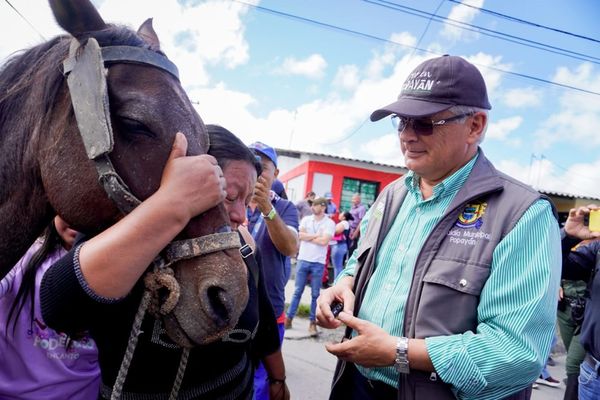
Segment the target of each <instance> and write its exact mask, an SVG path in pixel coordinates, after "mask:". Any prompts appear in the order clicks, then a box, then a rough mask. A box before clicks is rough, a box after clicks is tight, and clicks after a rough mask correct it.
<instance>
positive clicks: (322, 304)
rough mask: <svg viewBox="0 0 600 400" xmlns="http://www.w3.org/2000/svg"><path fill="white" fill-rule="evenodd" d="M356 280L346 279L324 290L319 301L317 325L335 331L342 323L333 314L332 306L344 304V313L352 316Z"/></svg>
mask: <svg viewBox="0 0 600 400" xmlns="http://www.w3.org/2000/svg"><path fill="white" fill-rule="evenodd" d="M353 281H354V279H353V278H351V277H346V278H343V279H341V280H340V282H338V283H337V284H336V285H334V286H332V287H330V288H329V289H326V290H322V291H321V295H320V296H319V298H318V299H317V324H318V325H319V326H322V327H323V328H327V329H335V328H337V327H339V326H340V325H341V324H342V323H341V322H340V321H338V320H337V319H336V318H335V317H334V316H333V313H332V312H331V304H333V303H334V302H336V301H337V302H340V303H343V304H344V311H345V312H347V313H348V314H349V315H352V312H353V309H354V293H353V292H352V283H353Z"/></svg>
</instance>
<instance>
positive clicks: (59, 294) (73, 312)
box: [41, 125, 289, 400]
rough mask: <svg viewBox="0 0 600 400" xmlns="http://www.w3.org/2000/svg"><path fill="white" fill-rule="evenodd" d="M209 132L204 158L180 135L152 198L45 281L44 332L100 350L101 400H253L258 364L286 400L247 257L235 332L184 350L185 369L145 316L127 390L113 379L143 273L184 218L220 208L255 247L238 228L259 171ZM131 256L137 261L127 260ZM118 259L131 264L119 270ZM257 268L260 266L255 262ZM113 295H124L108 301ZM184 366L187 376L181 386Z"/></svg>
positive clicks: (216, 129) (250, 158)
mask: <svg viewBox="0 0 600 400" xmlns="http://www.w3.org/2000/svg"><path fill="white" fill-rule="evenodd" d="M207 130H208V133H209V136H210V143H211V146H210V148H209V155H207V156H193V157H186V156H185V154H186V142H185V137H184V136H183V135H181V134H178V135H177V137H176V139H175V143H174V146H173V150H172V153H171V157H170V158H169V160H168V161H167V164H166V166H165V171H164V172H163V178H162V181H161V186H160V188H159V189H158V191H157V192H156V193H155V194H154V195H152V196H150V197H149V198H148V199H146V200H145V201H143V202H142V203H141V204H140V205H139V206H138V207H137V208H136V209H135V210H134V211H133V212H132V213H130V214H128V215H127V217H125V218H123V219H122V220H120V221H119V222H118V223H117V224H115V225H113V226H111V227H110V228H108V229H107V230H105V231H104V232H102V233H101V234H99V235H97V236H94V237H90V238H85V240H79V243H76V244H75V245H74V247H73V249H72V250H71V251H70V252H69V253H67V255H66V256H65V257H63V258H61V259H60V260H59V261H58V262H57V263H56V264H54V266H53V267H52V268H50V269H49V270H48V272H47V273H46V274H45V275H44V278H43V281H42V288H41V302H42V313H43V317H44V319H45V321H46V322H47V323H48V325H49V326H51V327H55V328H56V329H62V330H64V331H65V332H67V333H74V332H73V331H75V332H77V331H78V330H80V329H89V331H90V335H91V336H92V338H93V339H94V340H95V341H96V343H97V345H98V354H99V362H100V370H101V374H102V383H101V388H100V396H99V398H103V399H109V398H112V397H113V395H114V396H116V397H119V394H118V392H119V391H120V389H122V396H123V398H128V399H147V398H170V397H176V398H178V399H216V398H232V399H233V398H235V399H245V400H249V399H251V398H252V396H253V379H252V377H253V375H254V367H255V365H256V364H257V363H258V361H259V360H260V361H262V362H263V363H264V365H265V368H266V370H267V373H268V377H269V391H270V396H271V399H280V400H285V399H288V398H289V391H288V389H287V386H286V383H285V367H284V365H283V358H282V356H281V351H280V343H279V335H278V331H277V325H276V321H275V317H274V312H273V307H272V305H271V302H270V301H269V298H268V294H267V292H266V288H265V279H264V277H262V270H261V269H260V267H258V269H254V272H253V269H252V268H251V267H252V265H251V263H250V261H249V260H250V259H252V255H251V254H247V253H246V254H245V262H246V263H247V265H248V270H249V272H248V280H247V284H248V292H249V296H248V302H247V304H246V307H245V309H244V310H243V312H242V315H241V316H240V318H239V320H238V322H237V325H236V326H235V328H234V329H233V330H231V331H229V332H227V333H226V334H225V335H224V336H223V337H222V338H220V339H218V340H216V341H214V342H212V343H210V344H207V345H201V346H196V347H193V348H191V350H190V351H189V356H188V357H187V358H185V363H182V362H181V360H183V359H184V358H183V357H182V351H183V349H182V348H181V347H179V346H178V345H177V344H176V343H174V342H173V341H172V340H170V338H169V337H168V336H167V335H166V334H165V328H164V325H163V324H162V322H161V321H160V320H158V319H156V318H155V317H154V316H152V315H150V314H146V315H145V317H144V318H143V321H142V324H141V329H140V333H139V335H138V341H137V346H136V348H135V352H134V353H133V358H132V359H131V364H130V366H129V368H128V371H127V375H126V378H125V380H124V384H122V385H121V383H119V380H117V377H118V376H121V374H120V373H119V370H120V368H121V366H122V364H121V360H123V355H124V354H125V352H126V348H127V345H128V341H129V334H130V331H131V327H132V324H133V321H134V319H135V318H136V310H137V309H138V305H139V303H140V299H141V298H142V295H143V291H144V284H143V281H144V280H143V274H144V271H145V270H146V267H147V264H149V263H150V262H151V261H152V259H153V258H154V257H155V256H156V255H157V254H158V252H159V251H160V250H161V249H162V248H163V247H164V246H165V245H166V244H168V243H169V241H170V240H172V239H173V238H174V236H175V235H176V234H177V233H178V232H179V230H181V229H182V228H183V227H184V226H185V225H186V224H187V221H188V219H189V218H190V217H191V216H194V215H196V214H198V213H200V212H203V211H206V210H207V209H209V208H211V207H213V206H214V205H216V203H217V202H219V201H222V200H223V199H224V200H225V202H224V205H225V209H226V211H227V213H228V215H229V219H230V223H231V227H232V229H237V230H238V231H239V232H240V235H241V237H242V239H243V241H242V243H243V242H244V241H245V242H246V243H249V244H251V245H253V244H252V238H251V235H250V234H249V233H248V232H247V231H244V229H245V228H244V227H243V226H241V225H242V223H243V222H244V221H245V218H246V207H247V205H248V202H249V201H250V198H251V197H252V192H253V190H254V185H255V183H256V179H257V174H259V173H260V171H261V167H260V164H259V163H258V162H257V160H256V158H255V156H254V154H253V153H252V152H251V151H250V149H248V147H246V146H245V145H244V144H243V143H242V142H241V141H240V140H239V139H238V138H237V137H235V136H234V135H233V134H232V133H231V132H229V131H228V130H226V129H224V128H222V127H220V126H216V125H207ZM191 158H196V161H198V159H199V158H200V159H204V161H206V163H204V167H203V168H198V167H199V165H198V164H197V163H196V164H191V165H190V164H189V163H187V165H186V161H188V160H189V159H191ZM192 161H193V160H192ZM217 162H218V166H217ZM221 195H222V197H221ZM211 199H212V200H211ZM186 217H187V218H186ZM84 250H87V251H88V253H87V258H85V257H83V256H84ZM89 252H92V254H91V255H90V253H89ZM132 254H133V255H137V256H136V257H133V258H132ZM90 257H92V258H90ZM123 258H124V259H126V260H128V261H129V263H125V264H123V263H122V262H123ZM256 263H257V264H258V265H260V262H259V261H256ZM91 267H95V268H96V269H95V270H94V269H93V268H91ZM115 267H117V269H116V270H114V268H115ZM119 267H120V268H119ZM110 268H113V269H112V270H111V271H113V273H112V275H111V276H109V278H107V280H106V281H105V282H104V283H103V282H102V281H101V280H99V279H98V277H97V276H95V274H94V272H95V273H96V275H97V274H98V273H99V272H100V271H103V270H104V271H106V270H109V269H110ZM131 276H133V278H131ZM126 280H130V284H129V286H127V287H122V286H121V285H122V284H123V281H126ZM92 282H93V283H92ZM116 288H120V291H121V292H122V293H119V294H116V295H115V294H113V295H106V294H105V293H107V292H106V291H107V290H113V291H114V290H116ZM182 364H184V365H185V369H184V373H183V376H181V377H179V376H178V375H179V373H180V371H181V369H180V366H181V365H182ZM176 377H177V378H176ZM180 378H181V380H180ZM177 382H178V383H177ZM176 383H177V386H178V387H177V388H176V389H175V387H176ZM117 385H119V386H120V387H118V386H117ZM174 392H178V393H175V394H174Z"/></svg>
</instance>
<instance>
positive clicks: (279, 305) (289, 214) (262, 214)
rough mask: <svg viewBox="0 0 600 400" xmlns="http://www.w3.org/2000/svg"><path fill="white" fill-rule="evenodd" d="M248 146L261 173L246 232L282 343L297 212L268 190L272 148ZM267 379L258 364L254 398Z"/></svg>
mask: <svg viewBox="0 0 600 400" xmlns="http://www.w3.org/2000/svg"><path fill="white" fill-rule="evenodd" d="M248 147H250V148H251V149H252V150H254V152H255V153H256V155H257V156H258V157H260V161H261V164H262V174H261V175H260V176H259V177H258V179H257V180H256V185H255V187H254V194H253V196H252V200H251V201H250V204H249V206H248V215H247V217H248V231H250V233H252V237H254V240H255V242H256V246H257V248H258V249H259V252H260V255H261V260H262V263H261V265H262V267H263V276H264V279H265V286H266V288H267V293H268V295H269V298H270V300H271V303H272V304H273V309H274V310H275V317H276V318H277V323H278V326H279V338H280V340H281V341H283V334H284V331H285V330H284V326H283V324H284V321H285V314H284V312H283V309H284V305H285V284H286V283H287V280H288V278H289V257H291V256H294V255H296V251H297V250H298V212H297V211H296V206H295V205H294V204H293V203H292V202H291V201H288V200H286V199H283V198H281V197H280V196H279V195H277V194H276V193H275V192H274V191H273V190H271V188H272V186H273V183H274V182H275V180H276V178H277V175H278V174H279V170H278V169H277V153H276V152H275V149H273V148H272V147H270V146H268V145H266V144H264V143H261V142H255V143H252V144H251V145H250V146H248ZM281 189H283V185H281ZM225 201H227V199H226V200H225ZM268 378H269V377H268V376H267V373H266V371H265V369H264V367H263V365H262V363H261V364H259V366H258V367H257V369H256V374H255V378H254V393H255V399H257V400H262V399H265V400H267V399H268V398H269V387H268V384H269V383H270V382H271V380H269V379H268Z"/></svg>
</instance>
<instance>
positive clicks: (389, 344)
mask: <svg viewBox="0 0 600 400" xmlns="http://www.w3.org/2000/svg"><path fill="white" fill-rule="evenodd" d="M338 318H339V320H340V321H341V322H343V323H344V324H346V325H347V326H349V327H350V328H352V329H353V330H355V331H356V332H357V333H358V336H355V337H354V338H352V339H350V340H346V341H344V342H342V343H336V344H328V345H325V348H326V349H327V351H328V352H330V353H331V354H333V355H334V356H337V357H338V358H339V359H341V360H344V361H349V362H351V363H354V364H358V365H361V366H363V367H365V368H373V367H387V366H390V365H393V364H394V360H395V358H396V340H397V339H396V338H395V337H394V336H391V335H390V334H388V333H387V332H386V331H384V330H383V329H381V328H380V327H378V326H377V325H375V324H373V323H371V322H369V321H365V320H362V319H358V318H356V317H353V316H352V315H350V314H348V313H346V312H341V313H340V315H339V316H338Z"/></svg>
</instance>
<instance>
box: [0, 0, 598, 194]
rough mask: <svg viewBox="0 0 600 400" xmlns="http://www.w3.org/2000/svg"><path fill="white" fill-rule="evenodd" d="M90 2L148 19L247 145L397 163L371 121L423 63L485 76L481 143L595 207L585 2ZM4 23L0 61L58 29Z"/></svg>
mask: <svg viewBox="0 0 600 400" xmlns="http://www.w3.org/2000/svg"><path fill="white" fill-rule="evenodd" d="M9 3H10V4H12V6H14V8H15V9H16V10H18V11H19V12H20V14H22V16H23V17H24V18H22V17H21V16H19V14H17V12H15V10H14V9H13V8H11V7H10V6H9ZM93 3H94V4H95V5H96V7H97V8H98V9H99V11H100V14H101V15H102V16H103V18H104V20H105V21H107V22H113V23H119V24H125V25H128V26H130V27H131V28H133V29H137V28H138V26H139V25H140V24H141V23H142V22H143V21H144V20H145V19H147V18H149V17H152V18H154V19H153V22H154V28H155V30H156V32H157V34H158V36H159V38H160V40H161V48H162V49H163V51H164V52H165V53H166V54H167V55H168V56H169V58H170V59H171V60H172V61H173V62H175V64H177V65H178V67H179V70H180V76H181V81H182V84H183V86H184V88H185V89H186V91H187V93H188V95H189V97H190V99H191V100H192V102H193V103H194V105H195V107H196V109H197V111H198V113H199V114H200V116H201V117H202V119H203V120H204V122H205V123H213V124H220V125H223V126H224V127H226V128H228V129H229V130H231V131H232V132H234V133H235V134H236V135H238V136H239V137H240V138H241V139H242V140H243V141H244V142H245V143H251V142H253V141H256V140H260V141H262V142H264V143H267V144H269V145H271V146H273V147H278V148H284V149H291V150H302V151H309V152H317V153H324V154H332V155H337V156H342V157H349V158H355V159H361V160H369V161H375V162H379V163H385V164H393V165H399V166H403V165H404V159H403V156H402V153H401V151H400V145H399V140H398V135H397V133H396V132H395V131H394V128H393V126H392V124H391V122H390V119H389V118H385V119H383V120H381V121H378V122H370V121H369V120H368V118H369V115H370V114H371V112H372V111H374V110H375V109H377V108H380V107H382V106H384V105H387V104H389V103H391V102H393V101H394V100H395V99H396V97H397V96H398V94H399V92H400V88H401V85H402V82H403V81H404V79H405V78H406V77H407V75H408V73H409V72H410V71H411V70H413V69H414V68H415V67H416V66H417V65H418V64H420V63H421V62H422V61H424V60H426V59H429V58H432V57H436V56H440V55H443V54H452V55H458V56H461V57H464V58H466V59H467V60H469V61H470V62H472V63H474V64H475V65H476V66H477V67H478V68H479V69H480V71H481V72H482V74H483V76H484V79H485V80H486V84H487V88H488V96H489V98H490V102H491V104H492V110H491V111H490V124H489V128H488V130H487V134H486V138H485V140H484V141H483V143H482V144H481V147H482V149H483V151H484V152H485V154H486V156H487V157H488V158H490V159H491V160H492V162H493V163H494V164H495V165H496V167H497V168H498V169H500V170H501V171H503V172H506V173H508V174H509V175H511V176H513V177H515V178H517V179H519V180H521V181H523V182H525V183H528V184H530V185H532V186H533V187H535V188H537V189H542V190H546V191H554V192H561V193H571V194H575V195H580V196H592V197H596V198H600V28H598V24H597V17H598V16H599V15H600V2H597V1H595V0H573V1H569V2H566V1H558V0H528V1H515V0H463V1H462V2H461V1H460V0H418V1H417V0H327V1H324V0H302V1H298V0H295V1H294V0H207V1H202V0H96V1H93ZM25 19H26V20H27V21H25ZM0 26H2V27H3V35H2V36H1V37H0V64H2V63H3V62H4V61H5V60H6V58H7V57H9V56H10V55H11V54H13V53H15V52H16V51H18V50H21V49H25V48H28V47H30V46H33V45H36V44H39V43H41V42H42V41H44V40H48V39H50V38H52V37H53V36H55V35H58V34H61V33H62V31H61V29H60V27H58V25H57V24H56V23H55V22H54V19H53V17H52V14H51V11H50V9H49V6H48V4H47V2H45V1H41V0H8V1H7V0H5V1H3V2H0Z"/></svg>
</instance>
